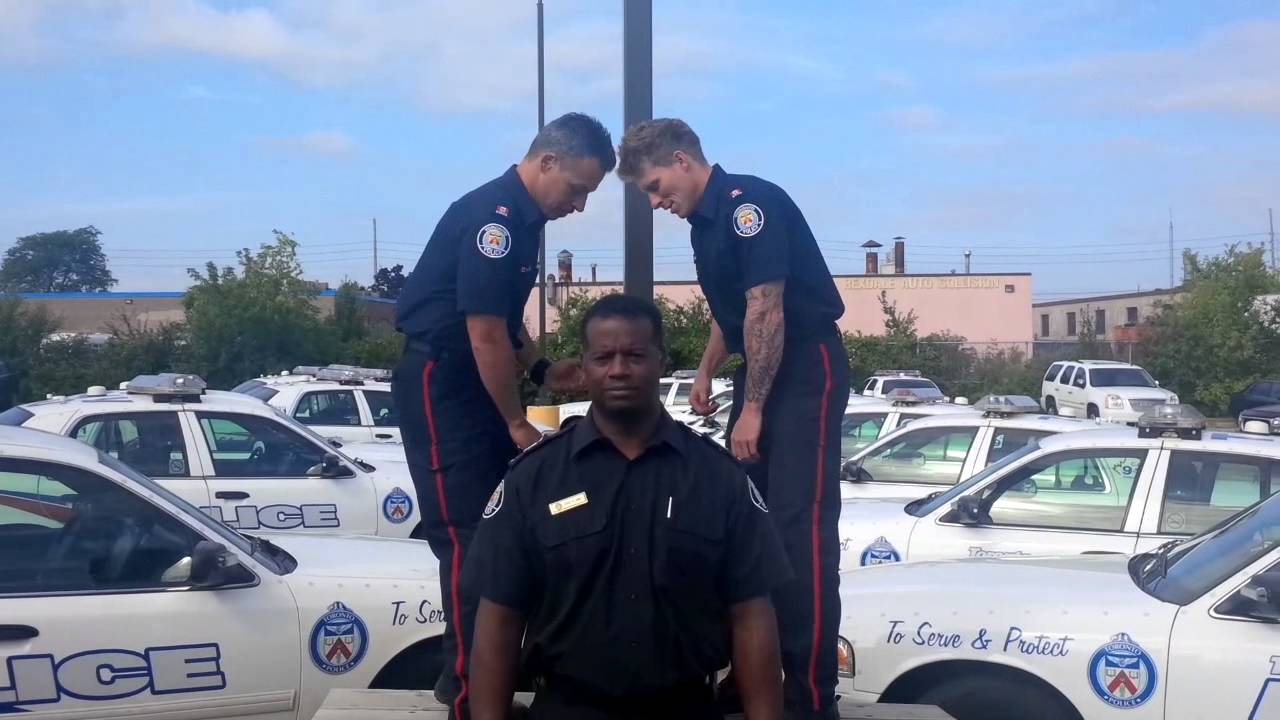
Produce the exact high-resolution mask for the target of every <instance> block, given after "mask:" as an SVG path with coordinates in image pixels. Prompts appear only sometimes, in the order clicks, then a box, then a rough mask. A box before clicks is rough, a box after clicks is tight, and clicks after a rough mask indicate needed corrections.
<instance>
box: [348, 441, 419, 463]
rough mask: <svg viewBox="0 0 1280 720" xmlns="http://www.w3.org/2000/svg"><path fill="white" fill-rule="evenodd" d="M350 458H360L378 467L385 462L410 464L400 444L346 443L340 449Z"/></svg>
mask: <svg viewBox="0 0 1280 720" xmlns="http://www.w3.org/2000/svg"><path fill="white" fill-rule="evenodd" d="M340 449H341V450H342V452H343V453H345V454H346V455H347V456H348V457H353V458H358V459H360V460H364V461H365V462H367V463H369V464H371V465H373V466H374V467H377V466H378V465H379V463H384V462H388V461H390V462H400V463H403V462H408V461H407V460H406V459H405V456H404V445H401V444H400V443H390V442H385V443H376V442H344V443H342V447H341V448H340Z"/></svg>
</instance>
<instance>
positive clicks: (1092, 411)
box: [1086, 405, 1101, 420]
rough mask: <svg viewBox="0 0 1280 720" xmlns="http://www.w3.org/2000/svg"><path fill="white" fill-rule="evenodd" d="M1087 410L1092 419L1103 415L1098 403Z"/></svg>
mask: <svg viewBox="0 0 1280 720" xmlns="http://www.w3.org/2000/svg"><path fill="white" fill-rule="evenodd" d="M1086 412H1087V413H1088V415H1089V419H1090V420H1097V419H1098V418H1099V417H1101V413H1099V412H1098V406H1097V405H1090V406H1089V409H1088V410H1087V411H1086Z"/></svg>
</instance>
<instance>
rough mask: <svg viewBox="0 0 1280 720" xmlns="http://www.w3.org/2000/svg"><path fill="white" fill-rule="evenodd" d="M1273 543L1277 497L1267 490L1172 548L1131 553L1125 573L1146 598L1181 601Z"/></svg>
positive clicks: (1278, 520) (1277, 529) (1279, 528)
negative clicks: (1250, 503) (1260, 498)
mask: <svg viewBox="0 0 1280 720" xmlns="http://www.w3.org/2000/svg"><path fill="white" fill-rule="evenodd" d="M1277 547H1280V496H1278V495H1273V496H1272V497H1271V498H1270V499H1268V500H1264V501H1262V502H1260V503H1255V504H1254V505H1253V506H1252V507H1250V508H1249V509H1247V510H1245V511H1243V512H1241V513H1240V514H1239V515H1236V516H1235V517H1233V518H1230V519H1228V520H1225V521H1224V522H1223V523H1220V524H1219V525H1217V526H1215V527H1213V528H1210V529H1209V530H1208V531H1206V532H1204V533H1203V534H1201V535H1198V536H1197V537H1195V538H1192V539H1191V540H1188V541H1186V542H1185V543H1182V544H1181V545H1178V546H1177V547H1174V548H1172V549H1167V550H1165V551H1164V552H1163V553H1162V552H1160V551H1156V552H1149V553H1140V554H1138V555H1134V556H1133V559H1132V560H1130V561H1129V574H1130V575H1131V576H1132V577H1133V579H1134V582H1135V583H1137V584H1138V585H1139V586H1140V587H1141V588H1142V589H1143V590H1145V591H1146V592H1147V593H1148V594H1149V595H1151V596H1152V597H1156V598H1159V599H1160V600H1164V601H1165V602H1170V603H1174V604H1176V605H1186V604H1188V603H1190V602H1192V601H1194V600H1195V599H1196V598H1198V597H1200V596H1201V595H1204V594H1205V593H1206V592H1208V591H1210V590H1212V589H1213V588H1215V587H1217V586H1218V585H1219V584H1220V583H1222V581H1224V580H1226V579H1227V578H1229V577H1231V576H1232V575H1234V574H1236V573H1238V572H1240V571H1241V570H1242V569H1244V568H1245V567H1247V566H1249V565H1251V564H1253V563H1254V562H1256V561H1257V560H1258V559H1259V558H1261V557H1262V556H1264V555H1266V554H1268V553H1270V552H1271V551H1272V550H1275V549H1276V548H1277ZM1160 563H1163V568H1161V567H1157V566H1158V565H1159V564H1160ZM1162 570H1163V572H1162Z"/></svg>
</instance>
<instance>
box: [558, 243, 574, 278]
mask: <svg viewBox="0 0 1280 720" xmlns="http://www.w3.org/2000/svg"><path fill="white" fill-rule="evenodd" d="M556 263H557V265H558V267H557V274H558V275H559V276H560V282H561V283H563V284H565V285H568V284H569V283H571V282H573V253H571V252H569V251H568V250H561V251H560V252H558V253H556Z"/></svg>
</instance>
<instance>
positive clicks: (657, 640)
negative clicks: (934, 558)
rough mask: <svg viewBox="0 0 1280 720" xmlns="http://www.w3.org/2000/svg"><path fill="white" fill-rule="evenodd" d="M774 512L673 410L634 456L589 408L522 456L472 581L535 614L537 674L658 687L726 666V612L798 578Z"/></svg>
mask: <svg viewBox="0 0 1280 720" xmlns="http://www.w3.org/2000/svg"><path fill="white" fill-rule="evenodd" d="M766 512H767V511H766V509H765V505H764V501H763V500H762V499H761V498H760V495H759V493H758V492H756V491H755V488H754V486H752V485H751V484H750V481H749V480H748V479H747V475H746V473H745V472H743V470H742V469H741V468H740V466H739V465H738V464H737V463H736V462H735V461H734V460H733V458H732V457H731V456H730V455H729V454H728V453H727V452H726V451H725V450H724V448H722V447H720V446H718V445H716V444H715V443H714V442H713V441H711V440H709V439H705V438H702V437H701V436H699V435H697V434H696V433H694V432H693V431H692V430H689V429H688V428H686V427H684V426H682V425H680V424H679V423H677V422H676V421H674V420H672V419H671V418H670V417H669V416H668V415H666V413H665V412H664V413H663V416H662V422H661V425H660V427H659V431H658V433H657V434H656V437H655V438H654V440H653V442H652V443H651V444H650V445H649V447H648V448H647V449H646V450H645V452H644V454H642V455H641V456H640V457H638V458H636V459H635V460H631V461H628V460H627V458H626V456H624V455H623V454H622V453H621V452H619V451H618V450H617V448H616V447H615V446H614V445H613V443H612V442H610V441H609V440H608V439H607V438H605V437H604V436H603V435H601V434H600V432H599V430H597V428H596V426H595V423H594V422H593V421H592V418H591V415H589V414H588V415H587V417H585V418H583V419H582V420H581V421H579V422H578V423H577V424H575V425H574V426H573V427H572V428H570V429H567V430H565V431H563V432H561V433H559V434H557V435H554V436H552V437H549V438H548V439H546V440H544V441H543V442H541V443H540V444H538V445H537V446H535V447H534V448H531V449H530V450H529V451H527V452H526V453H524V454H523V455H521V456H520V457H519V458H517V459H516V460H515V461H514V462H513V463H512V468H511V470H510V472H509V473H508V474H507V477H506V479H505V480H504V481H503V484H502V485H499V486H498V490H497V491H495V492H494V496H493V498H492V499H491V500H490V503H489V507H488V508H487V509H486V510H485V513H484V515H485V518H486V519H485V520H483V521H482V522H481V523H480V529H479V530H478V531H477V534H476V538H475V541H474V544H473V545H472V546H471V549H470V550H469V551H468V553H467V570H466V572H465V574H464V577H465V578H466V580H464V582H465V583H467V585H468V587H469V588H470V589H471V590H473V591H478V593H479V594H480V596H482V597H484V598H487V599H489V600H491V601H493V602H496V603H498V604H500V605H505V606H507V607H510V608H514V609H516V610H519V611H521V612H522V613H524V614H525V616H526V618H527V622H528V625H527V630H526V636H525V658H526V661H527V663H528V669H529V670H531V671H532V672H534V673H536V674H538V675H542V676H545V677H551V678H560V679H562V680H565V681H569V682H573V683H576V684H577V685H579V686H581V687H584V688H587V689H589V691H591V692H592V693H597V694H599V695H602V696H605V697H611V698H627V697H633V696H637V695H643V694H645V693H649V692H661V691H662V690H664V689H668V688H671V687H673V686H676V685H679V684H684V683H691V682H697V681H699V680H700V679H703V678H706V677H707V676H709V675H711V674H713V673H715V672H716V671H717V670H719V669H720V668H723V667H725V666H726V665H727V664H728V662H729V659H730V652H729V650H730V648H729V634H730V633H729V607H730V606H732V605H734V604H736V603H739V602H742V601H744V600H749V599H752V598H756V597H761V596H764V595H767V594H769V593H770V592H771V591H772V590H773V589H774V588H775V587H777V586H778V585H780V584H781V583H783V582H785V581H787V580H788V579H789V578H790V575H791V567H790V565H789V564H788V562H787V559H786V555H785V553H784V551H783V548H782V544H781V541H780V540H779V538H778V535H777V533H776V531H775V530H774V528H773V524H772V523H771V522H770V521H769V517H768V515H766V514H765V513H766Z"/></svg>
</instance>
